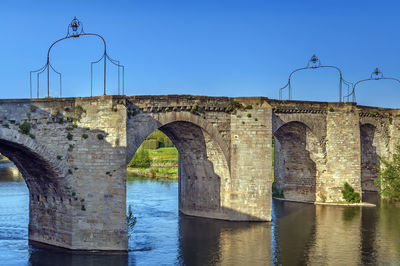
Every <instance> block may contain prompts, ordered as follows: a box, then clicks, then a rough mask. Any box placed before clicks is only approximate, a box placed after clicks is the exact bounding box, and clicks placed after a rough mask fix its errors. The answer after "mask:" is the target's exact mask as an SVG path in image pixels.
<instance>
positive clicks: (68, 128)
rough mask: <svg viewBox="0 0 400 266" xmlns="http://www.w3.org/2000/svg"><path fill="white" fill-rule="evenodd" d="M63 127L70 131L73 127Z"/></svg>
mask: <svg viewBox="0 0 400 266" xmlns="http://www.w3.org/2000/svg"><path fill="white" fill-rule="evenodd" d="M65 129H66V130H67V131H72V130H74V128H73V127H66V128H65Z"/></svg>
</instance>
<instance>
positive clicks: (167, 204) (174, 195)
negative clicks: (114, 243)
mask: <svg viewBox="0 0 400 266" xmlns="http://www.w3.org/2000/svg"><path fill="white" fill-rule="evenodd" d="M177 189H178V183H176V182H166V181H163V182H160V181H151V180H144V179H135V180H134V181H132V182H128V184H127V201H128V204H131V205H132V208H133V211H134V213H135V215H136V216H137V224H136V226H135V228H134V231H133V233H132V236H131V238H130V242H129V248H130V251H129V253H128V255H118V256H117V255H115V256H99V255H96V256H95V255H71V254H65V253H61V252H56V251H49V250H45V249H40V248H36V247H33V246H30V245H28V230H27V225H28V211H29V208H28V200H29V199H28V189H27V187H26V185H25V183H24V182H15V181H6V182H0V265H85V266H86V265H269V264H282V265H303V264H311V265H359V264H371V265H376V264H381V265H400V206H397V207H396V206H395V205H390V204H383V203H379V205H378V207H376V208H368V207H363V208H360V207H348V208H346V207H333V206H314V205H312V204H300V203H290V202H281V201H276V200H274V202H273V204H274V205H273V206H274V209H273V221H272V222H271V223H245V222H243V223H233V222H224V221H216V220H209V219H201V218H193V217H186V216H182V215H179V214H178V207H177V205H178V190H177ZM368 200H369V201H371V202H379V201H378V199H377V198H376V197H374V196H373V195H372V196H371V197H370V199H368Z"/></svg>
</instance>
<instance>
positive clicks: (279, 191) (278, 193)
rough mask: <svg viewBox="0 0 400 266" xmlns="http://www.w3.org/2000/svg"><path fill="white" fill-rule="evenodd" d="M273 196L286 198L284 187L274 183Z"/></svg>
mask: <svg viewBox="0 0 400 266" xmlns="http://www.w3.org/2000/svg"><path fill="white" fill-rule="evenodd" d="M272 197H274V198H284V195H283V189H282V188H278V187H276V186H275V185H272Z"/></svg>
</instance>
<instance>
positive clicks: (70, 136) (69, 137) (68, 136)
mask: <svg viewBox="0 0 400 266" xmlns="http://www.w3.org/2000/svg"><path fill="white" fill-rule="evenodd" d="M73 137H74V135H72V134H71V133H69V132H68V135H67V139H68V140H72V138H73Z"/></svg>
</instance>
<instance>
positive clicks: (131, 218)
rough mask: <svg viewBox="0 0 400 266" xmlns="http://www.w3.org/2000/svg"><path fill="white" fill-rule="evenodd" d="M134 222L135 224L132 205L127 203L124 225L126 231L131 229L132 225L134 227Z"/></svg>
mask: <svg viewBox="0 0 400 266" xmlns="http://www.w3.org/2000/svg"><path fill="white" fill-rule="evenodd" d="M135 224H136V217H135V216H133V212H132V206H131V205H129V207H128V214H127V215H126V227H127V229H128V231H132V229H133V227H135Z"/></svg>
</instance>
